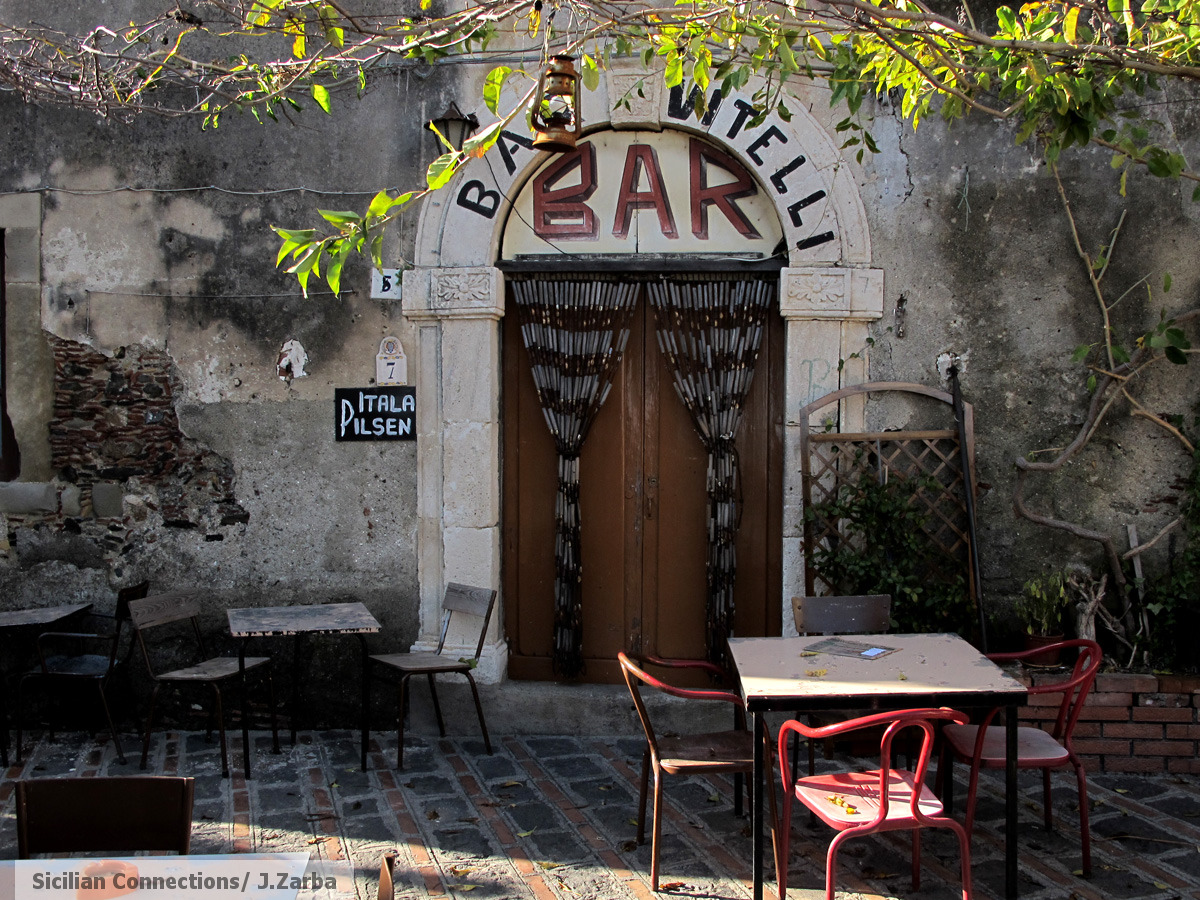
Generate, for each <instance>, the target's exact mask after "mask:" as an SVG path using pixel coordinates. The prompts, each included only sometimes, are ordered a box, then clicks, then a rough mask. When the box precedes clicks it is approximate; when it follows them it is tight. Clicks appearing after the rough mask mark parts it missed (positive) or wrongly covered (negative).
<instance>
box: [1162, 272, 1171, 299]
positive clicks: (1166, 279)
mask: <svg viewBox="0 0 1200 900" xmlns="http://www.w3.org/2000/svg"><path fill="white" fill-rule="evenodd" d="M1170 290H1171V273H1170V272H1167V273H1166V274H1165V275H1163V293H1164V294H1165V293H1167V292H1168V291H1170Z"/></svg>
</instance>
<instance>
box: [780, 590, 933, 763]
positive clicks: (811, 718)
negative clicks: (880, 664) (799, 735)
mask: <svg viewBox="0 0 1200 900" xmlns="http://www.w3.org/2000/svg"><path fill="white" fill-rule="evenodd" d="M891 612H892V598H891V595H889V594H865V595H861V596H849V597H793V598H792V615H793V617H794V619H795V622H796V631H797V632H798V633H799V634H801V635H811V634H830V635H836V634H883V633H884V632H886V631H887V630H888V629H889V628H890V627H891ZM853 715H855V713H853V712H849V711H842V710H826V711H823V712H820V713H809V714H808V724H809V726H810V727H813V728H818V727H820V726H822V725H830V724H832V723H834V722H839V721H842V720H844V719H847V718H850V717H851V716H853ZM796 717H797V718H799V717H800V713H799V712H798V713H796ZM799 752H800V745H799V742H797V744H796V746H795V747H793V748H792V769H793V770H795V769H797V768H798V766H797V761H798V755H799ZM825 758H826V759H832V758H833V740H832V739H828V740H826V741H825ZM911 765H912V760H911V757H910V759H909V766H910V767H911ZM816 771H817V754H816V745H815V744H813V742H812V741H809V742H808V774H809V775H815V774H816Z"/></svg>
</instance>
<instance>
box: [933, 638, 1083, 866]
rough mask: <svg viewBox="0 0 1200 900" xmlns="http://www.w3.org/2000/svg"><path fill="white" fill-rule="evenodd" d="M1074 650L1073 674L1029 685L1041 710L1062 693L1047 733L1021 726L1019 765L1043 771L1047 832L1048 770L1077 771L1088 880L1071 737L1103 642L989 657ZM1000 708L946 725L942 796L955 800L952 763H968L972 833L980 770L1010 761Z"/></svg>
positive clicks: (1050, 819)
mask: <svg viewBox="0 0 1200 900" xmlns="http://www.w3.org/2000/svg"><path fill="white" fill-rule="evenodd" d="M1072 648H1075V649H1077V650H1078V651H1079V656H1078V657H1077V658H1076V660H1075V664H1074V666H1073V667H1072V669H1071V674H1070V677H1068V678H1065V679H1063V680H1061V681H1057V682H1053V683H1049V684H1035V685H1033V686H1031V687H1030V688H1029V695H1030V697H1031V698H1032V697H1035V696H1036V697H1039V699H1038V700H1037V701H1031V702H1036V703H1037V704H1038V705H1039V707H1042V708H1046V706H1045V704H1046V699H1045V698H1046V697H1049V696H1052V695H1054V694H1061V695H1062V697H1061V699H1060V701H1059V704H1058V714H1057V717H1056V719H1055V721H1054V729H1053V730H1052V731H1049V732H1047V731H1044V730H1043V729H1041V728H1038V727H1035V726H1031V725H1021V726H1019V727H1018V728H1017V768H1018V769H1041V770H1042V805H1043V812H1044V816H1045V822H1046V830H1047V831H1049V830H1050V829H1051V828H1052V827H1053V825H1054V823H1053V813H1052V809H1051V806H1050V772H1051V770H1053V769H1062V768H1065V767H1067V766H1071V767H1072V768H1073V769H1074V770H1075V782H1076V784H1077V785H1078V788H1079V834H1080V841H1081V843H1082V845H1083V846H1082V850H1083V875H1084V877H1085V878H1087V877H1089V876H1090V875H1091V874H1092V845H1091V832H1090V830H1089V825H1088V799H1087V774H1086V772H1085V771H1084V768H1083V763H1082V762H1081V761H1080V759H1079V757H1078V756H1077V755H1076V753H1075V749H1074V747H1072V746H1071V741H1072V738H1073V736H1074V734H1075V723H1076V722H1077V721H1078V720H1079V714H1080V712H1081V711H1082V710H1083V703H1084V701H1085V700H1086V699H1087V695H1088V692H1089V691H1090V690H1091V689H1092V685H1093V684H1094V683H1095V681H1096V675H1097V673H1098V672H1099V671H1100V664H1101V663H1102V662H1103V660H1104V654H1103V652H1102V651H1101V649H1100V645H1099V644H1097V643H1096V642H1095V641H1089V640H1083V639H1074V640H1067V641H1062V642H1061V643H1058V644H1051V645H1049V646H1048V647H1045V648H1040V647H1039V648H1038V649H1036V650H1023V651H1019V652H1016V653H992V654H989V655H988V659H990V660H992V661H993V662H1013V661H1019V660H1022V659H1028V658H1029V657H1031V656H1034V655H1037V654H1040V653H1043V652H1045V650H1048V649H1057V650H1060V651H1063V650H1070V649H1072ZM997 712H999V709H998V708H997V709H993V710H992V711H991V712H989V713H988V714H987V716H986V717H985V718H984V720H983V722H981V723H980V724H978V725H967V724H962V725H947V726H946V727H945V728H944V729H942V735H943V738H944V741H943V744H942V756H941V760H940V762H939V765H938V783H939V786H941V787H942V788H943V791H942V796H943V797H945V800H946V806H947V808H950V807H951V805H952V802H953V784H954V773H953V766H954V761H955V760H959V761H961V762H966V763H969V764H970V766H971V777H970V780H969V782H968V785H967V815H966V826H967V834H970V833H971V832H972V830H973V828H974V825H975V801H976V799H977V793H978V789H979V770H980V769H1002V768H1004V766H1005V764H1006V761H1007V754H1006V752H1005V733H1004V731H1005V729H1004V727H1003V726H1002V725H993V724H992V721H993V720H994V719H995V717H996V713H997Z"/></svg>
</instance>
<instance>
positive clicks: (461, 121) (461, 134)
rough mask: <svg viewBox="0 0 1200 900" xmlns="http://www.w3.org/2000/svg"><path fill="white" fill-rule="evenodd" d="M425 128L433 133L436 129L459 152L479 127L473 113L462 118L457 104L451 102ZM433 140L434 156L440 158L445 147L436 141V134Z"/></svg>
mask: <svg viewBox="0 0 1200 900" xmlns="http://www.w3.org/2000/svg"><path fill="white" fill-rule="evenodd" d="M425 127H426V128H428V129H429V130H430V131H433V130H434V129H435V128H436V129H437V130H438V132H440V133H441V135H442V137H444V138H445V139H446V140H447V141H449V142H450V146H451V147H453V148H454V149H455V150H458V151H461V150H462V148H463V144H465V143H466V141H467V138H469V137H470V136H471V135H472V133H473V132H474V131H475V129H476V128H478V127H479V119H477V118H476V117H475V115H474V114H473V113H472V114H469V115H465V116H464V115H463V114H462V112H461V111H460V110H459V108H458V104H456V103H454V101H451V102H450V106H448V107H447V108H446V111H445V112H444V113H442V114H441V115H440V116H438V117H437V118H436V119H432V120H430V121H428V122H426V123H425ZM433 139H434V142H435V144H434V146H435V150H436V152H435V153H434V155H435V156H441V155H442V154H443V153H445V152H446V147H445V145H444V144H443V143H442V142H441V141H440V140H439V139H438V136H437V135H436V134H435V135H434V136H433Z"/></svg>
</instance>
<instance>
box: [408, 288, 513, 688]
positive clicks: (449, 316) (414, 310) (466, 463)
mask: <svg viewBox="0 0 1200 900" xmlns="http://www.w3.org/2000/svg"><path fill="white" fill-rule="evenodd" d="M403 296H404V314H405V315H406V316H407V317H408V318H409V319H411V320H413V321H414V322H416V323H417V324H418V344H417V353H416V363H417V365H416V372H415V374H414V376H413V377H414V379H415V384H416V389H417V529H418V532H417V578H418V582H419V584H420V589H421V602H420V634H419V636H418V640H417V643H416V644H415V645H414V646H413V649H414V650H430V649H434V648H436V646H437V641H438V637H439V632H440V629H441V603H442V597H443V595H444V594H445V590H446V584H447V583H448V582H451V581H457V582H462V583H464V584H470V585H477V586H479V587H490V588H499V587H500V378H501V370H500V319H501V317H502V316H503V314H504V281H503V277H502V275H501V273H500V270H499V269H496V268H493V267H490V266H478V267H469V268H426V269H413V270H410V271H408V272H405V273H404V287H403ZM503 621H504V610H503V598H502V599H501V603H498V604H497V606H496V611H495V612H494V613H493V616H492V622H491V625H490V627H489V628H488V637H487V641H486V642H485V645H484V652H483V655H482V657H481V658H480V662H479V669H478V670H476V672H475V677H476V679H477V680H478V681H480V682H483V683H486V684H494V683H497V682H500V681H503V680H504V678H505V677H506V673H507V666H508V647H507V642H506V641H505V639H504V638H503V634H504V628H503ZM476 640H477V634H476V635H474V636H472V635H471V634H469V633H464V634H454V633H451V634H450V635H449V637H448V638H447V646H448V647H450V648H452V649H450V650H449V652H450V653H451V655H452V656H453V655H454V654H456V653H459V654H460V655H466V656H470V655H473V654H474V652H475V641H476Z"/></svg>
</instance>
